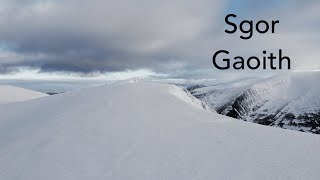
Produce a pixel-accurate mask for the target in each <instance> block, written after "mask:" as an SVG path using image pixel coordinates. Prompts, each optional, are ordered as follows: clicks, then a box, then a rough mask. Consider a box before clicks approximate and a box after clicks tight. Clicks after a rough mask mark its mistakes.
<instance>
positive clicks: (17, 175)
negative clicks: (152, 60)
mask: <svg viewBox="0 0 320 180" xmlns="http://www.w3.org/2000/svg"><path fill="white" fill-rule="evenodd" d="M308 77H309V76H308ZM311 77H313V76H311ZM285 79H286V78H285ZM303 79H304V78H302V80H301V79H300V78H299V76H298V77H295V78H289V79H287V80H290V82H294V81H299V82H300V83H303V84H302V85H299V87H301V89H300V88H299V92H295V91H294V92H292V93H293V94H292V95H291V94H290V97H284V98H285V99H284V100H283V101H281V103H286V104H288V102H291V103H289V104H288V105H290V106H288V105H287V106H286V109H288V110H292V111H295V108H299V109H300V111H297V113H300V112H305V110H304V109H302V110H301V108H300V106H298V104H299V105H301V106H302V105H308V106H304V108H307V109H309V108H311V104H308V102H310V103H311V102H312V103H316V102H318V101H317V99H314V98H316V97H317V98H319V96H316V97H314V95H315V94H313V93H316V92H318V91H317V89H309V88H308V87H310V86H308V83H309V81H303ZM315 80H316V79H315ZM268 82H269V81H268ZM316 82H319V81H316ZM313 84H315V82H313ZM265 85H266V84H265V83H262V84H259V83H258V84H257V85H254V86H252V87H254V89H255V90H256V89H259V88H260V87H261V86H262V87H265V88H262V89H263V93H264V94H263V96H265V97H269V96H267V95H268V94H270V92H269V91H270V89H269V88H268V87H274V88H276V87H280V86H286V87H288V88H292V89H294V88H296V87H295V86H296V85H297V84H295V83H287V82H286V81H281V80H280V81H279V80H276V81H273V80H272V79H270V83H269V84H268V86H265ZM269 85H270V86H269ZM1 88H2V87H0V89H1ZM208 88H210V89H211V87H208ZM247 89H250V87H248V88H247ZM200 90H201V91H202V90H203V91H204V89H197V92H198V93H200ZM243 90H244V89H241V90H240V88H239V93H241V92H242V91H243ZM274 91H276V90H274ZM300 91H301V92H303V93H304V94H305V96H303V97H300V98H299V99H292V98H294V97H297V94H300V93H301V92H300ZM6 92H7V93H8V91H6ZM9 92H12V93H13V94H18V93H16V92H15V91H9ZM259 92H260V91H259ZM272 92H273V91H272ZM290 92H291V91H290ZM19 93H22V94H25V93H26V92H24V91H23V92H19ZM242 93H243V92H242ZM295 93H297V94H295ZM230 94H231V95H229V94H225V95H221V97H219V98H221V99H222V98H223V97H228V98H230V100H232V99H233V97H237V96H236V95H234V96H233V95H232V94H233V93H230ZM265 94H266V95H265ZM274 94H276V92H274V93H271V95H274ZM0 95H1V94H0ZM271 95H270V96H271ZM278 95H279V97H283V95H281V94H278ZM261 96H262V95H261ZM261 96H257V97H261ZM5 97H9V96H5ZM33 97H34V96H33ZM210 97H211V96H210ZM219 98H218V99H219ZM200 99H201V98H200ZM23 100H25V99H24V98H23ZM259 100H260V99H259ZM285 100H288V101H285ZM289 100H292V101H294V102H292V101H289ZM7 102H8V101H7ZM210 102H211V101H210ZM212 102H213V101H212ZM259 102H260V101H259ZM261 102H264V99H262V100H261ZM270 103H271V102H270ZM272 103H274V102H272ZM303 103H305V104H303ZM219 104H224V103H222V102H217V104H216V105H219ZM210 105H211V106H213V105H212V104H210ZM263 105H264V107H271V104H266V103H264V104H263ZM309 105H310V106H309ZM279 106H283V104H281V105H280V104H279ZM207 108H208V107H207V106H206V105H204V104H203V103H202V102H201V101H199V100H198V99H195V98H194V97H193V96H191V94H189V93H188V92H186V91H184V90H183V89H180V88H178V87H177V86H175V85H169V84H166V83H151V82H144V81H130V82H127V83H126V82H122V83H115V84H111V85H105V86H99V87H93V88H88V89H83V90H77V91H72V92H67V93H63V94H58V95H53V96H44V97H39V98H36V99H34V98H31V100H28V101H23V102H14V103H5V104H1V105H0V179H1V180H88V179H94V180H106V179H110V180H128V179H130V180H144V179H145V180H160V179H162V180H179V179H180V180H184V179H193V180H257V179H259V180H270V179H279V180H280V179H281V180H300V179H301V180H302V179H303V180H318V179H319V177H320V153H319V149H320V136H319V135H315V134H311V133H302V132H297V131H291V130H285V129H281V128H274V127H268V126H261V125H258V124H254V123H249V122H244V121H239V120H237V119H233V118H230V117H227V116H223V115H220V114H218V113H216V112H214V111H210V110H208V109H207ZM263 109H268V108H263ZM263 109H262V111H261V112H264V111H263ZM282 109H283V108H282ZM283 112H284V111H283ZM290 112H291V111H290ZM295 112H296V111H295ZM296 115H297V114H296ZM296 115H295V116H296Z"/></svg>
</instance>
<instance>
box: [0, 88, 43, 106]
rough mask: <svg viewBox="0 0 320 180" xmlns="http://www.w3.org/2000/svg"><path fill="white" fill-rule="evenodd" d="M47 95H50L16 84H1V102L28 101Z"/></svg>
mask: <svg viewBox="0 0 320 180" xmlns="http://www.w3.org/2000/svg"><path fill="white" fill-rule="evenodd" d="M45 96H48V95H47V94H44V93H41V92H37V91H32V90H28V89H23V88H18V87H14V86H7V85H0V104H6V103H13V102H21V101H27V100H31V99H36V98H41V97H45Z"/></svg>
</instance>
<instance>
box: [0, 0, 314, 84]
mask: <svg viewBox="0 0 320 180" xmlns="http://www.w3.org/2000/svg"><path fill="white" fill-rule="evenodd" d="M319 9H320V1H318V0H306V1H301V0H299V1H298V0H290V1H289V0H284V1H278V0H241V1H234V0H229V1H228V0H224V1H223V0H197V1H194V0H161V1H160V0H159V1H152V0H0V78H2V79H6V78H9V79H10V78H13V77H15V78H21V79H23V78H26V77H29V78H40V79H46V78H48V79H50V77H53V76H54V77H56V76H57V75H61V78H63V77H64V76H72V77H74V76H81V77H96V76H101V75H103V76H108V78H109V79H117V78H118V79H124V78H127V77H131V76H154V77H156V76H159V77H180V78H202V77H204V78H210V77H212V78H216V77H220V76H226V75H229V74H234V75H236V76H238V75H241V76H242V75H248V74H251V75H252V74H256V73H258V72H257V71H256V72H251V71H240V72H239V71H227V72H225V71H224V72H222V71H220V70H217V69H215V68H214V67H213V65H212V55H213V54H214V53H215V52H216V51H217V50H220V49H226V50H229V51H230V52H231V53H232V55H234V56H238V55H241V56H252V55H256V56H261V55H262V54H261V52H262V51H263V50H267V51H274V52H277V50H278V49H280V48H281V49H283V51H284V52H285V54H286V55H288V56H290V58H291V59H292V68H293V70H314V69H320V60H319V57H320V56H319V55H320V44H319V40H320V35H319V32H320V13H319ZM229 13H235V14H237V15H238V18H237V19H238V20H239V21H240V20H242V19H254V20H257V19H265V20H267V21H271V20H279V21H280V24H279V25H278V26H277V27H276V33H275V34H270V33H267V34H264V35H258V34H254V35H253V38H252V39H251V40H247V41H245V40H242V39H240V38H239V34H233V35H230V34H226V33H225V32H224V30H225V29H226V28H228V26H227V25H226V24H225V22H224V18H225V16H226V15H227V14H229ZM230 57H232V56H230ZM261 72H264V71H261ZM264 73H265V72H264ZM258 74H259V73H258ZM51 75H52V76H51ZM58 77H60V76H58Z"/></svg>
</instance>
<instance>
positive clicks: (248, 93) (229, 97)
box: [188, 72, 320, 134]
mask: <svg viewBox="0 0 320 180" xmlns="http://www.w3.org/2000/svg"><path fill="white" fill-rule="evenodd" d="M318 82H320V72H295V73H289V74H284V75H277V76H273V77H271V78H267V79H263V80H259V81H246V82H233V83H231V84H230V83H229V84H228V83H225V84H218V85H210V86H203V85H202V86H199V85H198V86H197V87H194V86H192V87H188V90H190V92H191V94H193V95H194V96H195V97H197V98H198V99H200V100H202V101H203V102H204V103H205V104H207V105H208V106H209V107H210V108H212V109H213V110H215V111H217V112H218V113H220V114H223V115H227V116H230V117H233V118H237V119H240V120H244V121H249V122H254V123H258V124H262V125H267V126H275V127H281V128H284V129H291V130H297V131H303V132H310V133H315V134H320V90H319V89H320V85H319V84H318Z"/></svg>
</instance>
